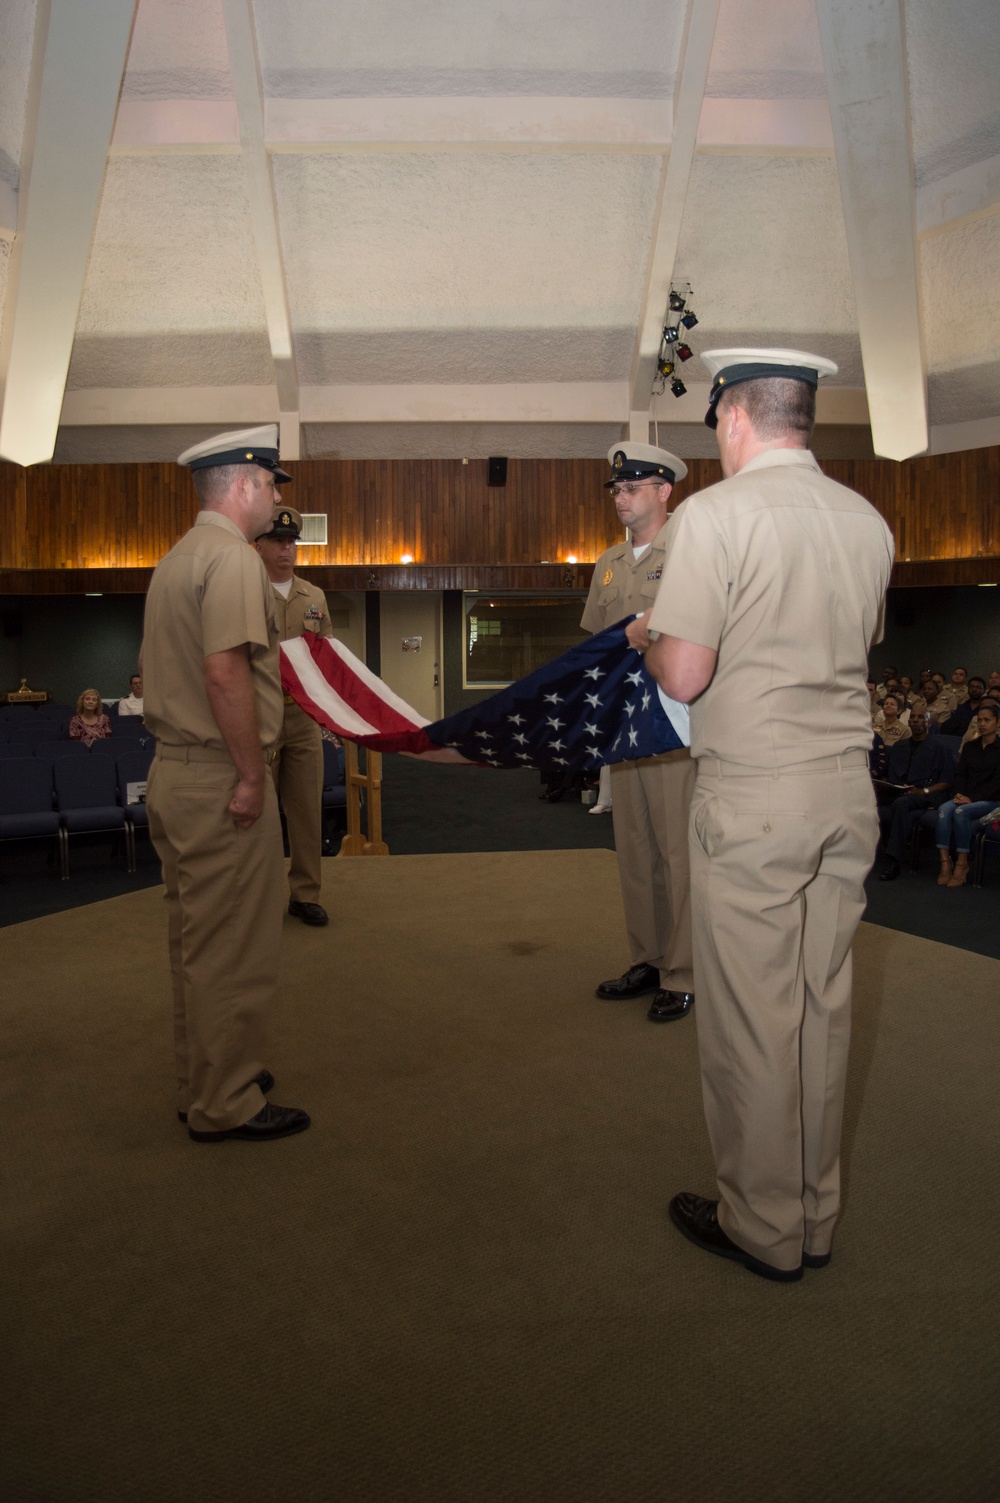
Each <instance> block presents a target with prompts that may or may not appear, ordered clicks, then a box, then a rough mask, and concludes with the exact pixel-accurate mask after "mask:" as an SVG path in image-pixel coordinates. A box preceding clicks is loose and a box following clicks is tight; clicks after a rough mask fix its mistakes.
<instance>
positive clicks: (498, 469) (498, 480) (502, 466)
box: [486, 457, 507, 485]
mask: <svg viewBox="0 0 1000 1503" xmlns="http://www.w3.org/2000/svg"><path fill="white" fill-rule="evenodd" d="M486 483H487V485H506V484H507V460H506V459H505V458H502V457H501V458H492V459H490V461H489V478H488V480H487V482H486Z"/></svg>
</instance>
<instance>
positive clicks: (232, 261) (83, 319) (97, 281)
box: [69, 156, 273, 386]
mask: <svg viewBox="0 0 1000 1503" xmlns="http://www.w3.org/2000/svg"><path fill="white" fill-rule="evenodd" d="M272 379H273V370H272V366H271V360H270V354H269V350H268V343H267V332H266V320H265V317H264V304H263V296H262V293H261V285H260V275H259V272H258V269H257V261H256V257H255V254H254V247H253V238H252V233H251V228H250V219H249V210H248V207H247V200H246V191H245V186H244V178H243V164H242V162H241V160H240V158H239V157H235V156H165V157H154V156H136V157H130V156H119V157H112V158H111V159H110V160H109V163H108V171H107V177H106V180H105V185H104V195H103V198H102V201H101V211H100V216H99V219H98V224H97V232H96V235H95V239H94V246H93V250H92V252H91V257H90V264H89V267H88V271H87V280H86V285H85V288H84V296H83V303H82V306H81V309H80V317H79V321H78V323H77V335H76V344H75V347H74V356H73V365H72V368H71V376H70V383H69V384H70V385H71V386H90V385H93V386H120V385H130V384H141V385H160V386H183V385H196V386H197V385H209V384H212V383H213V382H220V383H221V384H223V385H227V386H231V385H240V384H245V385H253V384H257V383H269V382H270V381H271V380H272Z"/></svg>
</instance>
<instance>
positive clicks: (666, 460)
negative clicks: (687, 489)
mask: <svg viewBox="0 0 1000 1503" xmlns="http://www.w3.org/2000/svg"><path fill="white" fill-rule="evenodd" d="M608 464H609V465H610V466H611V468H612V470H613V471H614V474H613V475H612V476H611V479H610V480H606V481H605V482H604V488H605V490H607V489H608V488H609V487H610V486H612V485H618V484H619V482H620V481H622V480H648V479H649V477H650V476H659V478H660V479H661V480H663V481H664V482H669V484H670V485H673V484H674V482H675V481H676V480H683V479H684V476H685V475H686V474H687V472H688V467H687V465H686V464H685V463H684V461H683V459H678V458H677V455H676V454H671V453H670V452H669V451H668V450H667V449H654V447H653V445H652V444H632V443H622V444H612V445H611V448H610V449H609V450H608Z"/></svg>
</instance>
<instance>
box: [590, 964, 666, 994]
mask: <svg viewBox="0 0 1000 1503" xmlns="http://www.w3.org/2000/svg"><path fill="white" fill-rule="evenodd" d="M659 986H660V973H659V971H658V970H657V969H656V966H655V965H646V964H645V962H643V963H642V964H641V965H633V966H630V967H629V969H628V970H627V971H626V972H625V974H624V976H618V977H616V978H615V980H614V981H602V982H601V984H600V986H599V987H598V988H597V995H598V996H599V997H603V998H604V1000H605V1001H606V1002H623V1001H625V1000H626V999H627V998H628V997H642V996H644V995H645V993H646V992H655V991H658V990H659Z"/></svg>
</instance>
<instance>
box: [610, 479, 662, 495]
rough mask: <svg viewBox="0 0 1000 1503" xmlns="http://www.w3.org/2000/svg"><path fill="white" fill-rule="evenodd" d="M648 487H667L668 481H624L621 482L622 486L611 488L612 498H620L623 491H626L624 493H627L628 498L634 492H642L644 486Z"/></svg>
mask: <svg viewBox="0 0 1000 1503" xmlns="http://www.w3.org/2000/svg"><path fill="white" fill-rule="evenodd" d="M648 485H655V486H661V485H666V481H665V480H623V481H621V483H620V484H618V485H613V486H611V488H610V489H611V494H612V496H620V495H621V494H622V492H623V491H624V493H625V495H626V496H631V494H632V492H633V491H641V490H642V488H643V486H648Z"/></svg>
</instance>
